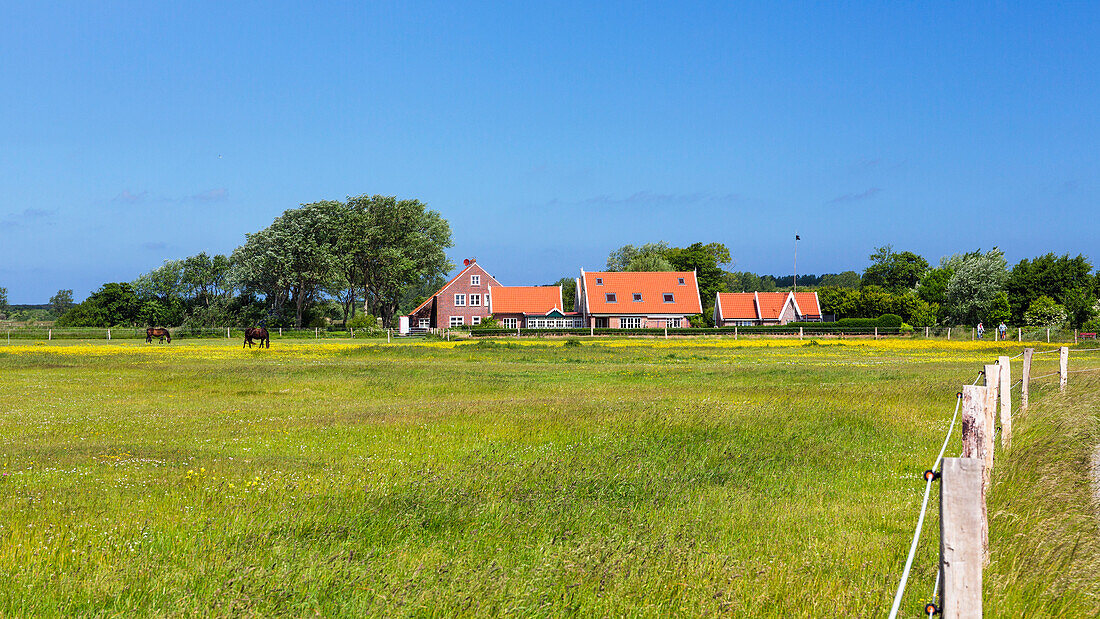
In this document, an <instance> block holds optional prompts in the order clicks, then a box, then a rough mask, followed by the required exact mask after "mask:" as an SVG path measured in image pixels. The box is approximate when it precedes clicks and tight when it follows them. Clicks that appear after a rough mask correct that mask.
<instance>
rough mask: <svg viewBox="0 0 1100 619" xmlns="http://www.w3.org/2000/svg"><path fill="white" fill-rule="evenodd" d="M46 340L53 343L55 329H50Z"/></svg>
mask: <svg viewBox="0 0 1100 619" xmlns="http://www.w3.org/2000/svg"><path fill="white" fill-rule="evenodd" d="M46 339H47V340H49V341H51V342H52V341H53V329H50V333H49V335H47V336H46Z"/></svg>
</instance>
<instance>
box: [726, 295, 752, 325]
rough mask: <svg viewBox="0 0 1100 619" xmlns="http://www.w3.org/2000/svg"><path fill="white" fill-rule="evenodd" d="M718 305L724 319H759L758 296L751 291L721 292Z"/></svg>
mask: <svg viewBox="0 0 1100 619" xmlns="http://www.w3.org/2000/svg"><path fill="white" fill-rule="evenodd" d="M718 306H719V308H720V310H721V315H722V319H723V320H757V319H758V318H759V316H757V314H756V298H755V295H754V294H753V293H751V292H719V293H718Z"/></svg>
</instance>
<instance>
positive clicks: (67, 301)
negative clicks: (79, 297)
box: [50, 288, 73, 317]
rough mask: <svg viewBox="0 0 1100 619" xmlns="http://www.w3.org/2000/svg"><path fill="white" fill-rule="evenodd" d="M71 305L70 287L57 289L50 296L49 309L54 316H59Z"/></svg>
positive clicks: (71, 294) (71, 292)
mask: <svg viewBox="0 0 1100 619" xmlns="http://www.w3.org/2000/svg"><path fill="white" fill-rule="evenodd" d="M72 306H73V291H72V289H71V288H69V289H63V290H58V291H57V294H55V295H53V296H52V297H50V311H51V312H53V315H54V316H57V317H60V316H61V315H62V314H64V313H65V312H67V311H68V310H69V308H70V307H72Z"/></svg>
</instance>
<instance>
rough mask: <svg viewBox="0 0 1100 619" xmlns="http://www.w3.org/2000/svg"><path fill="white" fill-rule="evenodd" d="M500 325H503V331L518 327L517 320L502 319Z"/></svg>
mask: <svg viewBox="0 0 1100 619" xmlns="http://www.w3.org/2000/svg"><path fill="white" fill-rule="evenodd" d="M500 324H502V325H504V328H505V329H515V328H516V327H517V326H518V319H516V318H502V319H501V320H500Z"/></svg>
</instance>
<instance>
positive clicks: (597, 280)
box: [596, 277, 603, 286]
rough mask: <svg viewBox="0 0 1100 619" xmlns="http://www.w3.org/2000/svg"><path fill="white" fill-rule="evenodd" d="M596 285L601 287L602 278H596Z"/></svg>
mask: <svg viewBox="0 0 1100 619" xmlns="http://www.w3.org/2000/svg"><path fill="white" fill-rule="evenodd" d="M596 285H597V286H603V278H602V277H597V278H596Z"/></svg>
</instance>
